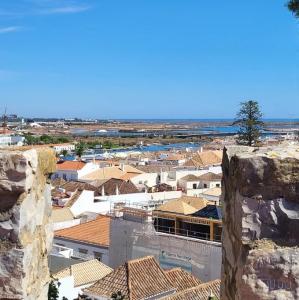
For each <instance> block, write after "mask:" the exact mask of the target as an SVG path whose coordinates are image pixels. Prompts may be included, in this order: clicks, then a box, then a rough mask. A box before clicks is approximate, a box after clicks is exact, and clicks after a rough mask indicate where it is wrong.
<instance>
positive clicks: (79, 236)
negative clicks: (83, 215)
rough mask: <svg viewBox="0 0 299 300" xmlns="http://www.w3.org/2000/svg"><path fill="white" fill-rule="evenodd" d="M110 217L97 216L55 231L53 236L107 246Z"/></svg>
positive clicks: (108, 242)
mask: <svg viewBox="0 0 299 300" xmlns="http://www.w3.org/2000/svg"><path fill="white" fill-rule="evenodd" d="M109 235H110V217H107V216H103V215H101V216H99V217H98V218H97V219H95V220H93V221H89V222H86V223H83V224H79V225H76V226H73V227H69V228H65V229H61V230H57V231H55V237H57V238H63V239H68V240H72V241H77V242H84V243H88V244H92V245H99V246H103V247H109V244H110V238H109Z"/></svg>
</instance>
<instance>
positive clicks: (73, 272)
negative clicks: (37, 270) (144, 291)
mask: <svg viewBox="0 0 299 300" xmlns="http://www.w3.org/2000/svg"><path fill="white" fill-rule="evenodd" d="M112 271H113V270H112V269H111V268H110V267H108V266H106V265H105V264H103V263H101V262H100V261H99V260H97V259H93V260H89V261H84V262H80V263H78V264H74V265H71V266H70V267H67V268H65V269H63V270H61V271H59V272H57V273H55V274H53V278H55V279H56V280H58V282H57V287H58V290H59V298H58V299H59V300H62V299H63V297H65V298H67V299H75V298H77V297H78V295H79V294H81V293H82V290H83V289H85V288H87V287H89V286H91V285H92V284H94V283H95V282H96V281H98V280H100V279H102V278H103V277H105V276H106V275H108V274H110V273H111V272H112Z"/></svg>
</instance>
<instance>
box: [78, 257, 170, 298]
mask: <svg viewBox="0 0 299 300" xmlns="http://www.w3.org/2000/svg"><path fill="white" fill-rule="evenodd" d="M117 291H121V292H122V295H124V296H125V298H124V299H126V300H139V299H147V298H149V297H153V296H156V295H159V294H162V293H166V292H171V291H175V288H174V286H173V285H172V284H171V282H170V281H169V279H168V278H167V276H166V275H165V273H164V271H163V270H162V269H161V267H160V266H159V264H158V263H157V261H156V260H155V258H154V257H152V256H147V257H143V258H140V259H134V260H130V261H128V262H127V263H125V264H124V265H122V266H120V267H119V268H117V269H116V270H114V271H113V272H112V273H110V274H108V275H107V276H106V277H104V278H103V279H101V280H99V281H97V282H96V283H95V284H94V285H92V286H90V287H88V288H87V289H85V290H84V292H86V293H87V294H89V293H90V294H92V295H98V296H106V297H111V295H112V293H115V292H117Z"/></svg>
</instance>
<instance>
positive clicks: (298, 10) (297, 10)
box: [287, 0, 299, 18]
mask: <svg viewBox="0 0 299 300" xmlns="http://www.w3.org/2000/svg"><path fill="white" fill-rule="evenodd" d="M287 6H288V8H289V10H290V11H291V12H292V13H293V14H294V15H295V17H296V18H299V0H289V2H288V4H287Z"/></svg>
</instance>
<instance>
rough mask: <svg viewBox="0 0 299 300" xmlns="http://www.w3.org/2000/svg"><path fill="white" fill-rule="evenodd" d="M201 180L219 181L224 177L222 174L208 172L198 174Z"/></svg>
mask: <svg viewBox="0 0 299 300" xmlns="http://www.w3.org/2000/svg"><path fill="white" fill-rule="evenodd" d="M198 179H199V180H206V181H219V180H221V179H222V174H215V173H212V172H208V173H205V174H202V175H200V176H198Z"/></svg>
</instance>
